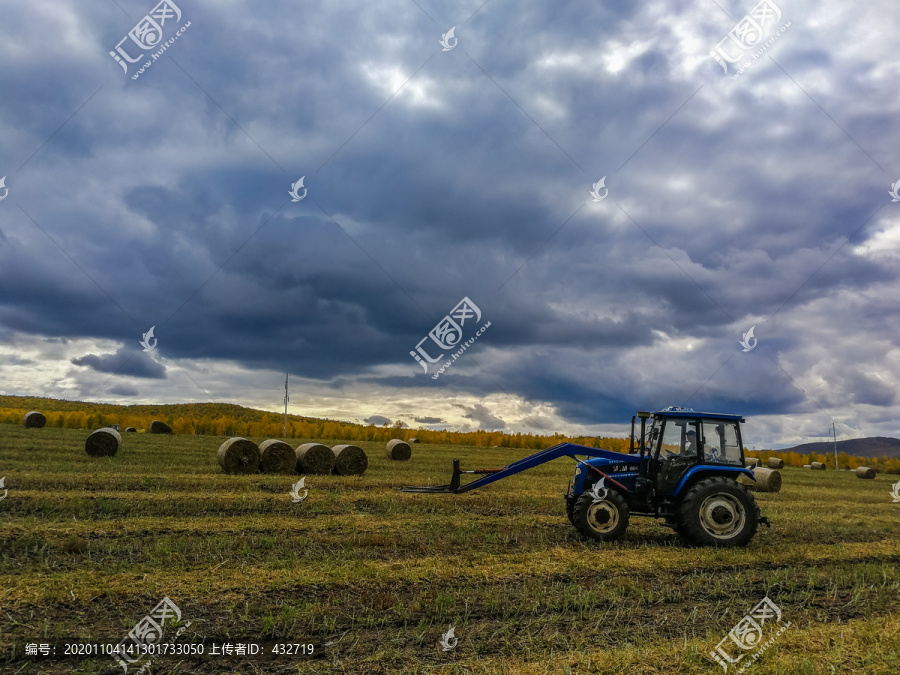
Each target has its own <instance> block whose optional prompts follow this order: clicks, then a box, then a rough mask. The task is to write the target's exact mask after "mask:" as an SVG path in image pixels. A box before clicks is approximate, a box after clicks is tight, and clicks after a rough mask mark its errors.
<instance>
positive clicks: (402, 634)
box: [0, 425, 900, 675]
mask: <svg viewBox="0 0 900 675" xmlns="http://www.w3.org/2000/svg"><path fill="white" fill-rule="evenodd" d="M87 435H88V432H87V431H78V430H69V429H50V428H45V429H39V430H35V429H24V428H22V427H18V426H13V425H0V477H4V476H5V478H6V481H5V483H6V489H7V490H8V493H7V496H6V498H5V499H2V501H0V671H2V672H9V673H68V672H78V673H102V672H108V673H112V672H122V669H121V668H120V667H118V666H117V665H116V664H115V662H114V661H113V659H112V658H111V657H109V656H102V655H101V656H79V657H66V656H65V655H64V654H62V651H63V649H64V648H63V642H62V641H63V640H64V639H70V640H72V639H76V640H84V641H99V642H103V643H110V644H116V643H118V642H119V641H120V640H122V638H124V637H125V636H126V635H127V634H128V632H129V631H130V630H131V629H132V628H133V627H134V626H135V624H137V623H138V622H139V621H140V620H141V618H142V617H143V616H144V615H146V614H147V613H148V612H150V610H151V609H152V608H153V607H154V606H155V605H156V604H157V603H158V602H159V601H160V600H162V599H163V597H168V598H170V599H171V600H172V601H174V602H175V603H176V604H177V606H178V607H179V608H180V610H181V613H182V623H184V622H186V621H190V622H191V624H190V626H189V627H187V628H186V629H185V630H184V632H183V634H182V635H181V636H180V637H179V638H178V639H177V643H179V644H185V645H190V644H194V645H201V644H202V645H203V649H204V651H205V652H206V653H204V654H203V655H202V656H199V655H178V656H160V657H157V658H156V659H155V660H154V661H153V664H152V671H153V672H159V673H324V672H335V673H360V674H362V673H394V672H397V673H401V672H402V673H434V674H436V675H444V674H450V673H479V674H480V673H484V674H488V673H491V674H493V673H529V674H531V673H533V674H537V673H642V674H645V675H646V674H650V673H685V674H687V673H716V672H722V669H721V668H720V666H718V665H716V664H715V663H714V662H713V661H712V660H711V659H710V658H709V656H708V655H709V652H710V651H712V650H713V649H715V647H716V645H717V644H718V643H719V641H720V640H722V638H725V637H726V635H727V634H728V632H729V630H731V629H732V627H734V626H735V624H737V623H738V622H739V621H741V620H742V618H743V617H744V616H745V614H747V613H748V612H749V611H750V610H751V608H752V607H754V606H756V605H757V604H758V603H759V602H760V601H761V600H762V599H763V598H764V597H766V596H768V597H769V598H770V599H771V600H772V601H773V602H774V603H775V604H777V606H778V607H779V609H780V610H781V613H782V616H781V620H780V621H778V622H776V621H775V619H770V620H769V622H768V623H766V624H765V625H764V626H763V627H762V629H763V637H762V641H765V640H767V639H769V638H770V637H772V636H773V635H775V633H776V632H777V631H778V630H780V629H781V628H784V632H783V633H782V634H780V636H779V637H778V638H777V640H776V641H775V642H774V643H773V644H772V645H771V646H770V647H769V648H768V649H766V650H765V651H764V653H762V654H761V656H759V658H758V659H756V660H752V661H751V659H752V658H753V653H754V650H749V651H748V652H747V654H748V656H746V657H745V658H744V659H743V660H742V661H741V662H740V663H738V664H737V665H735V666H732V667H731V668H730V669H729V671H728V672H729V673H732V672H737V671H738V670H739V669H740V667H741V666H744V665H745V664H747V663H749V664H750V665H749V666H748V667H747V669H746V672H749V673H758V674H759V675H763V674H765V673H785V674H788V673H790V674H791V675H796V674H804V673H833V672H839V673H840V672H844V673H851V672H852V673H872V674H876V673H885V674H888V673H890V674H891V675H896V673H898V672H900V536H898V535H900V504H896V503H892V501H891V496H890V494H889V492H890V489H891V484H892V482H895V481H896V478H897V477H896V476H884V475H879V476H878V477H877V478H876V479H875V480H867V481H864V480H860V479H857V478H856V477H855V476H854V475H853V474H852V473H849V472H835V471H825V472H816V473H813V472H810V471H803V470H801V469H786V470H784V471H783V472H782V475H783V478H784V487H783V489H782V492H781V493H779V494H761V495H757V499H758V501H759V503H760V507H761V509H762V512H763V514H764V515H766V516H768V517H769V518H770V519H771V521H772V528H771V529H766V528H765V527H761V528H760V531H759V533H758V534H757V536H756V538H755V539H754V541H753V542H752V543H751V545H750V546H748V547H747V548H741V549H728V550H716V549H708V548H691V547H688V546H685V545H682V543H681V542H680V541H679V540H678V539H677V537H676V535H675V534H674V532H672V530H670V529H667V528H665V527H662V526H661V525H659V524H658V523H657V522H656V521H654V520H651V519H646V518H632V521H631V526H630V528H629V531H628V532H627V534H626V536H625V538H624V539H623V540H621V541H619V542H617V543H615V544H606V545H600V544H596V543H594V542H591V541H587V540H585V539H583V538H582V537H581V536H580V535H578V533H577V532H576V531H575V530H574V528H573V527H572V526H571V525H570V524H569V522H568V521H567V520H566V517H565V510H564V502H563V499H562V494H563V492H564V491H565V490H566V486H567V484H568V481H569V479H570V478H571V474H572V472H573V466H572V463H571V462H569V461H568V460H557V461H555V462H553V463H550V464H547V465H544V466H542V467H539V468H537V469H534V470H531V471H528V472H525V473H523V474H520V475H518V476H514V477H512V478H510V479H507V480H503V481H499V482H498V483H495V484H492V485H490V486H487V487H485V488H483V489H481V490H476V491H474V492H471V493H467V494H463V495H416V494H405V493H401V492H399V491H398V488H399V487H401V486H403V485H426V484H438V483H446V482H447V481H448V480H449V475H450V467H451V460H452V459H453V458H454V457H459V458H460V459H461V460H462V466H463V468H464V469H465V468H483V467H491V466H502V465H504V464H508V463H509V462H511V461H514V460H515V459H517V458H519V457H521V456H524V455H525V454H528V453H527V451H521V450H509V449H503V448H491V449H488V448H475V447H460V446H438V445H424V444H420V445H414V446H413V457H412V459H411V460H410V461H408V462H391V461H389V460H388V459H387V458H386V457H385V455H384V445H383V444H382V443H357V444H358V445H360V446H361V447H363V449H364V450H365V451H366V452H367V453H368V455H369V469H368V471H367V472H366V474H365V475H364V476H362V477H350V478H348V477H339V476H308V477H307V479H306V486H307V487H308V488H309V495H308V497H307V499H306V500H305V501H303V502H301V503H293V501H292V499H291V497H290V495H289V494H288V493H289V490H290V488H291V484H292V483H293V482H294V481H295V480H296V479H297V478H298V477H291V476H270V475H262V474H260V475H252V476H229V475H225V474H223V473H222V472H221V469H220V468H219V467H218V465H217V463H216V460H215V451H216V449H217V448H218V446H219V445H220V443H221V442H222V440H223V439H222V438H216V437H204V436H152V435H149V434H123V441H124V443H123V448H122V450H121V451H120V452H119V454H118V455H116V456H115V457H111V458H91V457H88V456H87V455H86V454H85V453H84V449H83V448H84V439H85V438H86V437H87ZM253 440H255V441H257V442H260V441H262V440H264V439H261V438H260V439H253ZM287 440H288V442H289V443H291V444H292V445H294V446H296V445H299V444H300V443H302V442H306V441H308V440H316V439H287ZM334 444H336V442H335V443H329V445H334ZM892 479H893V480H892ZM0 494H2V491H0ZM788 623H790V626H787V624H788ZM451 625H452V626H453V627H454V629H455V637H456V638H458V643H457V645H456V647H455V648H454V649H452V650H450V651H446V652H445V651H443V650H442V648H441V644H440V642H439V640H440V638H441V636H442V634H443V633H446V632H447V630H448V628H449V627H450V626H451ZM175 630H176V629H175V627H174V626H171V627H169V628H168V629H167V634H166V639H167V640H169V639H171V638H173V637H174V635H175ZM241 642H243V643H247V642H256V643H259V644H261V645H264V646H265V652H264V653H263V654H261V655H257V656H238V655H234V654H232V655H230V656H223V655H218V656H212V655H210V654H209V652H210V647H211V646H212V645H213V644H214V643H217V644H220V645H221V644H222V643H235V644H236V643H241ZM329 642H330V643H332V644H330V645H328V646H325V645H326V643H329ZM31 643H44V644H48V645H50V646H51V647H55V648H56V651H57V653H56V655H51V656H48V657H43V656H38V657H35V656H27V655H26V653H25V651H26V645H28V644H31ZM276 643H286V644H312V645H314V654H313V655H312V656H302V655H294V656H290V655H284V654H272V653H271V649H272V648H273V646H274V645H275V644H276ZM726 648H727V650H728V652H729V653H730V654H732V656H737V654H738V653H739V652H740V651H741V650H740V649H737V648H735V647H734V646H733V645H731V646H730V647H728V646H727V645H726ZM129 672H134V669H131V670H129ZM145 672H146V671H145Z"/></svg>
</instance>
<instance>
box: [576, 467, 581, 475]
mask: <svg viewBox="0 0 900 675" xmlns="http://www.w3.org/2000/svg"><path fill="white" fill-rule="evenodd" d="M575 475H576V476H580V475H581V467H580V466H579V467H576V468H575Z"/></svg>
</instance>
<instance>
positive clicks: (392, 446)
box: [384, 438, 412, 462]
mask: <svg viewBox="0 0 900 675" xmlns="http://www.w3.org/2000/svg"><path fill="white" fill-rule="evenodd" d="M384 454H386V455H387V458H388V459H393V460H394V461H397V462H405V461H406V460H408V459H409V458H410V457H412V448H410V447H409V443H407V442H406V441H402V440H400V439H399V438H393V439H391V440H389V441H388V444H387V447H386V448H385V449H384Z"/></svg>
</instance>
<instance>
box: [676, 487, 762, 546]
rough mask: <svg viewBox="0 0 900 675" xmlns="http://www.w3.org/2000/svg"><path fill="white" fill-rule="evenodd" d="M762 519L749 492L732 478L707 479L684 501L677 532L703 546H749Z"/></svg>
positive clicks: (692, 490) (679, 508)
mask: <svg viewBox="0 0 900 675" xmlns="http://www.w3.org/2000/svg"><path fill="white" fill-rule="evenodd" d="M759 519H760V513H759V507H758V506H757V505H756V500H755V499H753V495H751V494H750V492H749V491H748V490H747V488H745V487H744V486H743V485H741V484H739V483H737V482H735V481H733V480H730V479H728V478H721V477H717V478H707V479H705V480H701V481H700V482H698V483H697V484H696V485H694V486H693V487H692V488H691V489H690V490H688V492H687V494H686V495H685V497H684V499H683V500H682V502H681V505H680V506H679V507H678V526H677V527H676V532H678V533H679V534H680V535H681V536H683V537H684V538H685V539H688V540H689V541H691V542H693V543H695V544H699V545H701V546H720V547H730V546H746V545H747V544H749V543H750V540H751V539H753V535H755V534H756V528H757V527H759Z"/></svg>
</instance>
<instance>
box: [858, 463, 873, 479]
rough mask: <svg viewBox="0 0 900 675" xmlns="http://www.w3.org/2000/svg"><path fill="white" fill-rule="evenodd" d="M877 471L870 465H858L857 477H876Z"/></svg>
mask: <svg viewBox="0 0 900 675" xmlns="http://www.w3.org/2000/svg"><path fill="white" fill-rule="evenodd" d="M875 474H876V471H875V469H872V468H871V467H868V466H858V467H856V477H857V478H865V479H868V480H871V479H872V478H875Z"/></svg>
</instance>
